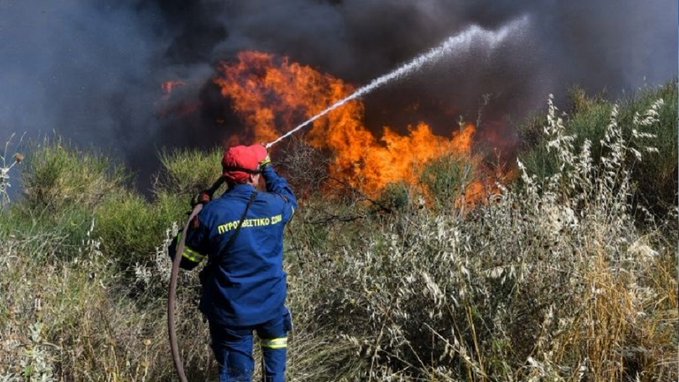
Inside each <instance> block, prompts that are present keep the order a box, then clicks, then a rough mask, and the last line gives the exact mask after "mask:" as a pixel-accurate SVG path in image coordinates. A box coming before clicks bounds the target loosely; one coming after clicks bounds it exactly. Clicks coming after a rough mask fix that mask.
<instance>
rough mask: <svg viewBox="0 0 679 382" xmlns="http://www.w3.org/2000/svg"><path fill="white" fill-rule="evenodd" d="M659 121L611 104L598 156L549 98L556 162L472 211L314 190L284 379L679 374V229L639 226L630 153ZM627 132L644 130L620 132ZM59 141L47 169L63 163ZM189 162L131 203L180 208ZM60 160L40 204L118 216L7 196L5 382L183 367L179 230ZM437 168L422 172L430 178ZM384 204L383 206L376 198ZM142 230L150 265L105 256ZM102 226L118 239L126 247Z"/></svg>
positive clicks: (294, 278) (295, 266) (191, 325)
mask: <svg viewBox="0 0 679 382" xmlns="http://www.w3.org/2000/svg"><path fill="white" fill-rule="evenodd" d="M653 117H654V115H653V112H647V113H643V112H642V113H640V114H639V119H638V120H637V122H630V123H638V124H640V125H639V126H620V119H619V117H618V109H617V108H612V109H611V114H610V115H609V116H608V118H607V122H606V126H604V127H603V129H604V132H605V134H604V135H602V139H601V142H600V143H599V146H600V147H601V153H600V156H599V157H594V156H593V155H592V154H591V152H590V151H591V147H592V145H591V143H589V142H588V141H586V140H585V141H582V143H581V144H579V143H577V142H578V140H577V137H575V136H573V135H572V134H570V133H569V132H568V131H567V130H566V129H565V128H564V121H563V120H562V115H561V113H560V112H559V111H558V110H557V109H556V107H555V106H554V105H552V104H551V101H550V105H549V113H548V115H547V118H546V123H545V125H544V126H543V132H542V134H543V135H542V139H544V140H545V147H546V150H549V152H548V153H549V155H550V156H551V158H552V159H554V160H555V162H554V164H555V168H557V169H558V171H556V172H554V173H552V174H550V175H547V176H536V175H535V174H534V173H531V172H530V171H528V170H526V169H524V168H523V167H522V166H521V164H519V172H520V176H521V179H520V181H519V182H517V183H516V184H513V185H505V186H502V185H500V186H498V187H500V188H501V189H502V193H501V194H500V195H494V196H493V197H492V200H489V202H488V203H486V204H483V205H480V206H478V207H477V208H476V209H475V210H473V211H470V212H467V213H464V214H463V213H460V212H459V211H457V210H456V209H455V208H449V209H446V208H440V209H436V210H434V209H430V208H426V207H424V205H423V204H422V203H421V202H420V201H421V200H422V195H417V191H414V190H412V189H408V188H407V187H403V186H400V188H399V187H397V188H395V189H394V190H392V191H391V192H393V195H387V196H385V197H384V198H383V200H382V201H369V200H367V199H365V198H364V197H362V196H361V195H345V196H344V197H343V198H339V197H338V198H335V199H333V200H332V201H328V200H325V199H322V198H320V199H319V198H316V197H317V194H315V193H314V192H312V191H313V190H311V189H310V190H309V193H308V198H307V199H304V200H303V201H302V207H303V208H301V209H300V211H298V214H297V216H296V218H295V219H294V220H293V222H292V224H291V226H290V228H289V229H288V231H287V237H286V243H285V245H286V256H287V257H286V261H287V271H288V274H289V278H288V282H289V285H290V296H289V305H290V307H291V309H292V312H293V316H294V321H295V330H294V332H293V333H292V335H291V342H290V344H291V345H290V349H289V355H290V361H289V373H288V375H289V379H290V380H292V381H462V380H465V381H524V380H529V381H542V380H554V381H585V380H586V381H611V380H613V381H674V380H677V378H679V375H677V367H678V364H677V358H676V347H677V343H678V342H679V340H678V335H677V325H678V323H679V314H678V313H677V287H678V285H677V280H676V277H675V276H676V274H675V270H676V261H677V258H676V254H677V243H676V235H677V233H676V232H675V231H672V229H669V231H668V227H674V225H672V224H667V222H664V221H660V220H654V219H646V220H645V224H643V225H639V224H638V221H639V219H638V216H639V215H646V214H648V212H647V211H646V210H645V209H644V208H642V207H643V205H641V204H639V203H635V200H634V198H633V197H632V196H633V195H634V191H635V187H634V184H633V183H632V182H631V179H632V175H631V174H632V173H631V171H632V168H633V167H634V163H638V161H639V160H641V161H643V160H646V159H647V158H648V157H649V156H651V155H654V153H653V150H652V149H651V150H645V149H643V148H644V147H645V144H644V142H645V141H648V140H651V136H652V135H653V130H654V128H655V127H656V123H657V121H655V120H653ZM642 120H643V124H642ZM630 127H632V128H635V129H636V131H637V132H639V134H637V136H636V137H630V136H627V135H625V134H622V133H621V132H622V131H624V130H623V129H628V128H630ZM631 139H635V140H636V141H635V142H630V140H631ZM640 148H641V149H640ZM53 150H54V151H53V153H54V155H55V156H56V157H55V158H53V160H52V161H53V162H54V163H55V165H51V166H52V167H53V168H57V169H59V168H60V167H59V166H56V164H59V163H65V162H68V161H70V160H71V154H70V153H68V152H64V151H62V150H63V149H61V148H59V147H57V148H54V149H53ZM312 154H313V153H309V152H307V151H305V152H303V155H302V156H301V158H292V159H291V160H295V161H298V162H304V161H306V159H304V158H309V157H310V155H312ZM661 154H662V153H661ZM59 155H65V158H59ZM191 158H192V157H191V155H188V154H181V155H178V157H177V161H178V163H173V162H172V161H173V159H172V157H171V156H168V157H165V159H164V161H165V163H166V165H167V166H168V174H166V176H167V177H166V178H163V179H164V181H163V182H160V183H159V187H160V191H159V192H158V193H157V200H155V201H153V202H145V201H144V200H142V199H135V200H136V201H135V203H136V204H135V205H140V206H141V205H144V204H145V203H146V204H148V205H147V206H146V209H145V210H144V211H145V212H144V214H143V218H144V219H148V217H149V216H158V218H159V219H160V217H161V216H162V219H169V218H168V216H173V217H174V220H175V221H177V222H181V221H182V220H183V218H184V217H185V215H183V209H182V208H181V207H178V205H177V203H178V202H177V200H175V199H176V198H173V197H171V195H170V194H171V192H181V193H186V194H190V192H192V191H191V190H193V189H194V188H196V187H199V186H200V185H199V184H197V183H205V182H206V181H207V178H206V176H207V175H205V174H207V173H209V171H208V170H205V172H204V173H203V172H201V174H203V175H197V176H196V177H195V178H191V179H188V178H187V179H183V178H182V177H181V176H174V177H173V175H172V174H175V175H177V174H183V173H184V172H183V171H185V170H186V169H187V168H190V167H191V166H190V164H189V162H191V160H192V159H191ZM68 163H70V162H68ZM93 163H94V162H93ZM200 163H202V165H200V166H201V168H202V167H205V168H207V167H209V163H208V161H202V160H201V161H200ZM94 164H96V163H94ZM55 166H56V167H55ZM52 167H51V168H52ZM69 168H71V169H79V168H80V167H77V166H75V167H74V166H71V167H69ZM92 168H94V169H97V168H99V167H97V166H95V165H93V167H92ZM441 168H446V167H445V166H442V167H441ZM60 171H62V172H57V175H58V176H56V177H55V176H49V177H47V175H48V174H47V173H45V174H46V175H45V179H46V180H47V181H49V183H45V185H47V184H49V186H50V187H45V186H44V185H43V184H42V183H40V182H39V181H38V180H39V179H42V178H40V177H35V175H34V177H33V178H29V179H34V180H35V182H34V183H32V184H31V186H32V187H33V188H32V189H33V190H43V191H41V192H40V193H39V194H40V195H41V196H40V198H38V199H37V200H39V201H41V202H40V203H33V204H32V205H33V206H36V205H38V204H39V205H40V208H41V209H44V208H54V206H57V205H61V206H62V210H58V209H57V210H54V211H55V212H54V213H56V214H60V215H64V216H66V215H68V214H66V213H65V211H64V210H63V208H66V207H63V206H69V205H72V204H73V203H74V201H77V202H78V203H83V204H86V205H88V206H91V207H92V208H91V210H92V211H95V212H96V213H99V214H101V213H102V212H103V211H107V210H111V211H115V214H113V213H111V216H112V217H111V219H109V220H108V221H106V222H105V223H106V224H105V226H106V229H102V230H100V231H98V229H99V225H98V224H99V223H98V222H97V220H96V219H92V217H93V216H95V215H96V213H93V212H92V211H90V215H89V217H88V218H87V219H85V220H86V221H84V222H80V223H78V224H76V225H75V226H73V224H72V222H73V219H70V220H69V219H56V218H55V219H51V220H49V221H50V222H51V223H50V224H38V223H40V221H42V220H40V219H42V218H40V219H38V220H36V216H37V217H38V218H39V217H40V216H42V215H39V214H38V215H35V214H33V212H32V210H31V208H30V207H31V206H30V205H24V204H17V205H10V207H12V208H8V209H6V210H3V215H2V216H1V217H0V272H2V275H3V276H2V278H0V381H20V380H31V381H33V380H36V381H41V380H42V381H52V380H55V381H56V380H63V381H89V380H107V381H109V380H110V381H163V380H172V379H173V376H174V370H173V367H172V362H171V358H170V356H169V347H168V345H167V340H166V328H165V298H166V295H165V293H166V292H165V290H166V286H167V277H168V274H169V260H168V259H167V258H166V253H165V248H166V246H167V243H168V239H169V237H171V235H172V231H173V230H174V231H176V229H177V225H176V224H175V225H174V227H169V226H170V224H169V223H168V227H167V228H168V231H167V233H166V235H159V234H158V233H157V231H158V227H150V228H148V230H145V228H144V227H145V226H146V225H144V224H143V225H141V226H139V225H134V224H131V223H130V225H129V226H124V225H125V224H127V222H130V221H132V219H134V217H135V216H136V215H135V211H137V210H138V208H136V207H135V208H127V209H126V208H119V206H118V205H117V204H116V203H115V198H113V199H106V200H103V201H101V200H100V191H99V189H100V188H101V189H111V187H120V184H119V183H118V182H117V181H115V179H116V178H114V179H112V178H108V177H107V176H108V175H105V173H103V172H96V171H89V170H88V171H89V172H88V171H80V173H79V174H71V173H69V171H66V170H63V169H62V170H60ZM201 171H202V170H201ZM436 171H437V170H436V169H432V170H431V171H430V173H428V174H429V175H428V177H427V180H428V181H433V182H436V181H437V178H436ZM438 171H443V170H438ZM442 175H449V176H455V174H452V175H451V174H442ZM62 178H63V179H62ZM180 178H181V179H180ZM442 179H444V180H446V179H448V180H449V178H442ZM79 182H91V183H87V184H79ZM102 182H103V183H102ZM446 182H447V180H446ZM194 183H196V184H194ZM62 187H63V190H64V191H65V192H64V193H61V192H60V190H61V189H62ZM172 190H174V191H172ZM83 192H84V194H83ZM125 192H129V191H125ZM442 192H445V190H443V191H442ZM33 195H36V194H33ZM441 195H443V193H442V194H441ZM184 196H186V195H183V196H182V197H184ZM83 198H84V199H83ZM33 200H34V199H32V198H29V200H28V202H27V203H29V204H30V203H31V201H33ZM386 201H390V202H389V203H390V204H389V205H390V206H391V207H390V208H389V209H385V208H376V203H382V202H385V203H386ZM43 202H46V203H43ZM392 202H393V203H392ZM111 203H112V204H111ZM46 205H47V206H49V207H45V206H46ZM69 208H70V207H69ZM140 208H141V207H140ZM154 214H155V215H154ZM68 216H71V215H68ZM73 216H76V217H77V216H81V217H82V216H87V215H83V211H80V212H79V213H78V214H76V215H73ZM675 218H676V216H675ZM166 221H167V220H166ZM123 226H124V227H123ZM102 228H103V226H102ZM136 231H140V232H138V234H139V235H144V236H143V237H150V239H148V240H149V241H157V242H155V243H153V245H152V246H150V248H154V247H157V250H156V251H153V250H152V249H147V250H145V251H144V253H140V254H136V255H135V256H138V258H139V259H140V260H139V261H136V260H135V261H129V260H128V261H121V257H122V256H125V255H126V254H127V253H120V252H117V251H113V252H109V251H112V250H110V248H114V247H115V248H127V246H132V244H133V243H135V240H137V239H138V238H136V237H134V236H135V232H136ZM141 231H148V232H141ZM97 232H102V233H103V232H122V233H124V234H121V235H120V236H119V237H116V238H115V239H116V240H117V242H115V240H112V239H108V238H110V237H112V236H111V235H108V234H107V235H104V234H102V235H98V234H97ZM79 238H82V239H79ZM107 241H111V243H107ZM114 242H115V245H112V244H113V243H114ZM147 244H148V243H147ZM134 246H138V245H136V244H135V245H134ZM121 251H122V250H121ZM122 252H125V251H122ZM147 252H148V253H147ZM142 260H143V261H142ZM122 266H124V268H121V267H122ZM198 293H199V285H198V280H197V277H196V274H195V272H194V273H183V274H182V279H181V281H180V295H179V299H178V300H179V301H178V304H179V306H178V315H179V320H178V321H179V323H180V327H179V328H178V329H179V342H180V347H181V349H182V351H183V355H184V360H185V364H186V367H187V373H188V374H189V375H190V376H191V380H196V381H203V380H211V379H212V380H213V379H214V378H215V364H214V361H213V360H212V355H211V352H210V350H209V347H208V335H207V325H206V324H205V323H203V321H202V317H201V315H200V314H199V312H198V311H197V309H196V301H197V296H198Z"/></svg>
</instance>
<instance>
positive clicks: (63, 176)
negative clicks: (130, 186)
mask: <svg viewBox="0 0 679 382" xmlns="http://www.w3.org/2000/svg"><path fill="white" fill-rule="evenodd" d="M126 179H127V175H126V174H125V173H124V172H123V171H122V169H121V168H120V167H115V166H114V164H113V163H111V162H110V160H109V159H108V158H106V157H103V156H98V155H94V154H91V153H87V152H82V151H79V150H76V149H73V148H69V147H67V146H66V145H64V144H63V143H62V142H61V141H56V142H46V143H45V144H44V145H42V146H38V147H36V149H35V150H34V151H33V152H32V153H30V154H29V156H28V158H27V169H25V170H24V176H23V181H24V187H25V195H26V200H27V202H28V203H29V204H30V205H31V206H32V207H33V208H36V207H46V208H48V209H49V210H50V211H53V212H57V213H58V212H59V211H60V210H62V209H63V208H65V207H67V206H69V205H73V204H80V205H83V206H86V207H87V208H94V207H96V206H97V205H98V204H99V203H101V202H102V200H104V199H105V198H106V197H107V196H108V195H110V194H114V193H115V192H117V191H118V190H120V189H121V188H122V186H123V184H124V182H125V180H126Z"/></svg>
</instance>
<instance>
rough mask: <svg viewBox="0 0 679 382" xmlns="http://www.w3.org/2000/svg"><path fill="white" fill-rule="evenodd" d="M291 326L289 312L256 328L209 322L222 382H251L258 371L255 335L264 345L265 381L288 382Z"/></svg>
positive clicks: (263, 377) (213, 348) (263, 371)
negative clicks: (255, 355)
mask: <svg viewBox="0 0 679 382" xmlns="http://www.w3.org/2000/svg"><path fill="white" fill-rule="evenodd" d="M291 327H292V320H291V318H290V313H289V312H288V310H287V309H285V314H284V315H282V316H281V317H279V318H276V319H273V320H271V321H268V322H265V323H263V324H260V325H255V326H245V327H226V326H224V325H219V324H217V323H215V322H213V321H210V337H211V339H212V351H213V352H214V354H215V358H216V359H217V363H219V381H220V382H251V381H252V373H253V372H254V370H255V360H254V358H253V357H252V350H253V332H254V331H256V332H257V336H258V337H259V339H260V342H261V346H262V380H263V381H265V382H284V381H285V361H286V357H287V333H288V331H289V330H290V329H291Z"/></svg>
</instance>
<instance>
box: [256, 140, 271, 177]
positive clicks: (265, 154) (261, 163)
mask: <svg viewBox="0 0 679 382" xmlns="http://www.w3.org/2000/svg"><path fill="white" fill-rule="evenodd" d="M260 146H261V148H259V149H260V150H261V152H262V156H263V157H264V159H262V160H260V161H259V170H260V171H262V170H264V169H265V168H266V167H267V166H270V165H271V157H270V156H269V152H268V150H267V149H266V147H265V146H264V145H260Z"/></svg>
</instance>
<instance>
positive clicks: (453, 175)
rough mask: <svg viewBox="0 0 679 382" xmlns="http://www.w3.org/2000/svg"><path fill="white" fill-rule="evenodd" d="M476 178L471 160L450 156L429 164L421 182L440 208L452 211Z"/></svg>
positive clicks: (425, 168)
mask: <svg viewBox="0 0 679 382" xmlns="http://www.w3.org/2000/svg"><path fill="white" fill-rule="evenodd" d="M474 176H475V174H474V164H473V163H472V162H471V160H470V159H469V158H465V157H461V156H453V155H449V156H444V157H441V158H437V159H434V160H433V161H431V162H430V163H428V164H427V165H426V166H425V167H424V171H423V172H422V176H421V177H420V182H422V183H423V184H424V185H425V187H426V189H427V190H428V191H429V194H430V196H431V197H432V199H433V200H434V202H435V204H436V205H437V206H438V207H440V208H443V209H450V208H452V207H453V206H454V204H455V202H456V201H457V200H458V199H459V198H460V197H461V196H462V195H463V194H464V192H465V190H466V188H467V186H468V185H469V184H470V183H471V182H472V181H473V180H474Z"/></svg>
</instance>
